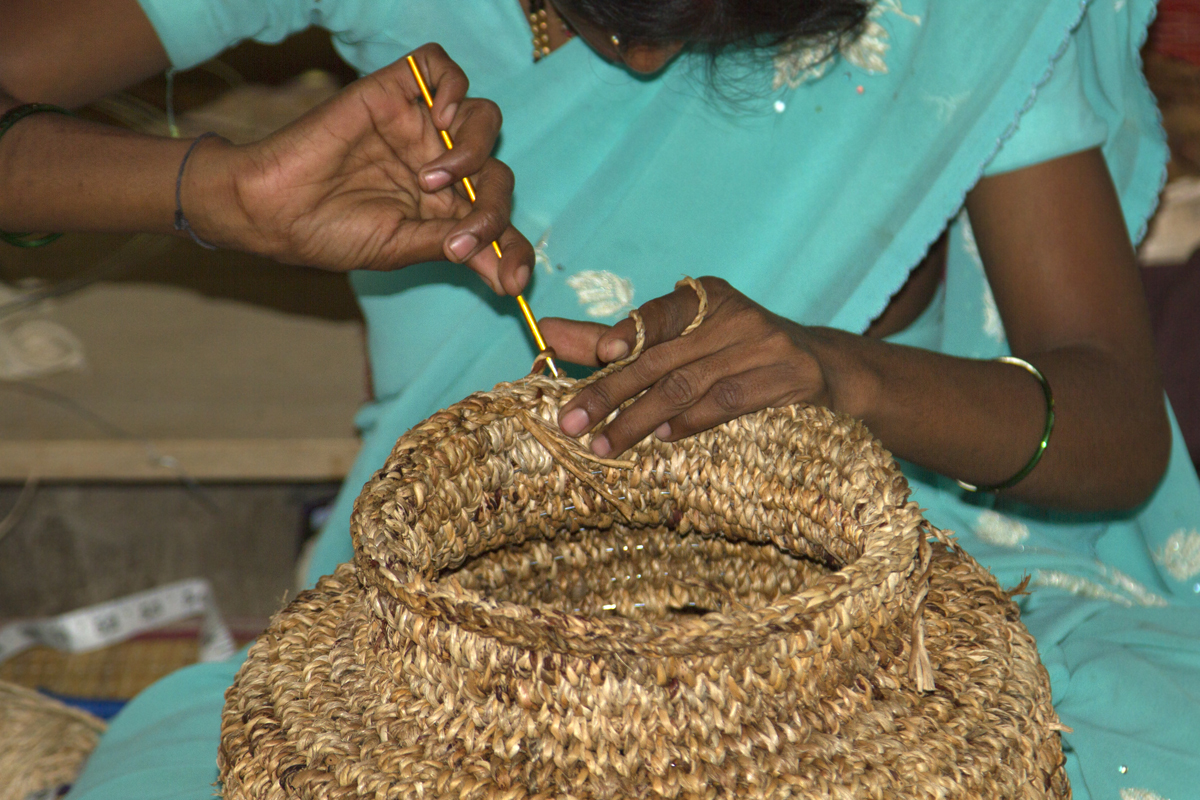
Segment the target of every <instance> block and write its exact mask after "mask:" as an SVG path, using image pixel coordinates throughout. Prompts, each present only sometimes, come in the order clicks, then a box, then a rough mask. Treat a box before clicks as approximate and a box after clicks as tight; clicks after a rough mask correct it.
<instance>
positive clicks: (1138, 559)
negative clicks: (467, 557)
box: [72, 0, 1200, 800]
mask: <svg viewBox="0 0 1200 800" xmlns="http://www.w3.org/2000/svg"><path fill="white" fill-rule="evenodd" d="M142 5H143V7H144V8H145V9H146V11H147V13H148V15H149V16H150V19H151V21H152V23H153V24H154V25H155V27H156V29H157V30H158V31H159V33H160V35H161V37H162V39H163V42H164V44H165V45H166V47H167V51H168V53H169V54H170V56H171V58H172V61H173V63H174V64H175V65H176V66H177V67H180V68H183V67H187V66H190V65H192V64H195V63H198V62H199V61H202V60H204V59H206V58H209V57H211V56H212V55H214V54H215V53H217V52H219V51H220V50H222V49H223V48H224V47H226V46H228V45H230V44H233V43H234V42H236V41H238V40H241V39H244V38H248V37H253V38H257V39H259V40H262V41H277V40H279V39H281V38H283V37H284V36H286V35H287V34H289V33H290V32H293V31H296V30H299V29H302V28H304V27H307V26H308V25H309V24H314V23H315V24H319V25H323V26H325V27H327V28H329V29H330V30H331V31H332V32H333V34H334V37H335V42H336V44H337V46H338V48H339V50H340V52H341V53H342V55H343V56H344V57H345V58H346V59H347V60H348V61H349V62H350V63H352V64H354V65H355V66H356V67H357V68H359V69H360V70H362V71H364V72H367V71H371V70H374V69H376V68H378V67H381V66H383V65H385V64H388V63H390V62H392V61H394V60H395V59H396V58H398V57H400V56H401V55H403V54H404V53H406V52H408V51H409V50H411V49H413V48H415V47H417V46H419V45H420V44H422V43H424V42H426V41H438V42H439V43H441V44H442V45H443V46H444V47H445V48H446V50H447V51H448V53H449V54H450V56H451V57H452V58H454V59H455V60H456V61H458V62H459V63H460V64H461V65H462V66H463V68H464V69H465V70H466V72H467V74H468V75H470V76H471V79H472V92H473V93H474V94H476V95H479V96H484V97H489V98H491V99H493V100H495V101H496V102H497V103H499V105H500V106H501V108H502V109H503V111H504V116H505V124H504V130H503V134H502V140H501V142H500V145H499V148H498V153H497V155H498V157H500V158H501V159H503V160H505V161H506V162H507V163H508V164H509V165H510V166H512V168H513V170H514V172H515V173H516V175H517V177H518V188H517V193H516V197H515V210H514V222H515V224H516V225H517V226H518V227H519V228H520V229H521V230H522V231H523V232H524V233H525V234H526V235H527V236H528V237H529V239H530V240H531V241H533V242H536V243H537V244H538V252H539V257H538V265H537V268H536V269H535V274H534V278H533V282H532V284H531V286H530V289H529V291H528V292H527V295H526V296H527V297H528V299H529V301H530V303H531V305H532V306H533V308H534V309H535V310H536V311H537V313H539V314H541V315H553V316H564V317H587V318H591V319H595V320H598V321H601V322H613V321H616V320H617V319H620V318H621V317H622V316H624V315H625V314H626V313H627V312H628V310H629V309H630V308H632V307H634V306H637V305H639V304H641V303H643V302H645V301H646V300H649V299H651V298H653V297H656V296H659V295H662V294H665V293H667V292H669V291H670V290H671V287H672V286H673V284H674V283H675V281H676V280H678V278H679V277H680V276H681V275H683V274H691V275H705V274H707V275H717V276H720V277H723V278H725V279H727V280H729V281H730V283H732V284H733V285H734V286H735V287H737V288H738V289H740V290H741V291H743V292H744V293H746V294H747V295H748V296H750V297H751V298H753V299H755V300H757V301H758V302H760V303H762V304H763V305H765V306H766V307H767V308H769V309H771V310H772V311H774V312H776V313H779V314H782V315H785V316H788V317H790V318H792V319H795V320H798V321H800V322H802V323H805V324H810V325H831V326H835V327H839V328H843V329H846V330H850V331H856V332H861V331H863V330H865V329H866V327H867V325H868V324H869V323H870V321H871V320H872V319H873V318H874V317H876V316H877V315H878V314H879V313H880V311H882V309H883V308H884V307H885V306H886V305H887V303H888V301H889V299H890V298H891V296H892V295H893V294H894V293H895V292H896V291H897V290H898V289H899V288H900V287H901V286H902V285H903V284H904V282H905V280H906V279H907V277H908V274H909V272H910V270H911V269H912V268H913V267H914V266H915V265H916V264H917V263H918V262H919V261H920V259H921V258H922V257H923V256H924V254H925V252H926V251H927V249H928V248H929V246H930V244H931V243H932V242H933V241H934V240H936V239H937V238H938V237H939V235H940V234H941V233H942V232H943V231H944V230H945V229H946V228H947V226H950V231H951V233H950V254H949V262H948V266H947V275H946V280H945V282H944V285H943V287H942V289H941V290H940V291H939V294H938V297H937V298H936V300H935V302H934V303H933V305H932V306H931V307H930V308H929V310H927V311H926V312H925V314H924V315H923V316H922V317H921V319H920V320H918V322H917V323H916V324H914V325H913V326H912V327H911V328H910V329H909V330H907V331H905V332H903V333H902V334H900V335H899V336H898V337H896V339H897V341H901V342H904V343H907V344H914V345H917V346H923V347H927V348H929V349H933V350H937V351H941V352H946V353H951V354H955V355H963V356H968V357H975V358H992V357H995V356H997V355H1001V354H1004V353H1006V352H1007V344H1006V341H1005V336H1004V329H1003V325H1002V322H1001V321H1000V318H999V315H998V312H997V311H996V307H995V303H994V301H993V300H992V298H991V293H990V291H989V289H988V286H987V282H986V279H985V277H984V273H983V269H982V264H981V262H980V261H979V257H978V253H977V252H976V250H975V249H974V246H973V240H972V237H971V234H970V225H969V220H967V219H966V217H965V214H964V213H963V211H962V206H963V201H964V198H965V195H966V193H967V191H968V190H969V189H970V188H971V187H972V186H973V185H974V184H975V183H976V182H977V181H978V179H979V178H980V177H981V176H982V175H984V174H992V173H997V172H1003V171H1006V170H1011V169H1016V168H1019V167H1022V166H1026V165H1029V164H1034V163H1037V162H1039V161H1043V160H1046V159H1050V158H1055V157H1057V156H1061V155H1065V154H1068V153H1071V152H1076V151H1079V150H1083V149H1087V148H1091V147H1096V146H1101V147H1102V148H1103V152H1104V155H1105V157H1106V159H1107V162H1108V165H1109V169H1110V171H1111V173H1112V175H1113V178H1114V181H1115V183H1116V185H1117V188H1118V191H1119V193H1120V198H1121V203H1122V208H1123V210H1124V213H1125V220H1126V225H1127V227H1128V230H1129V233H1130V235H1131V237H1133V238H1134V239H1135V240H1137V239H1139V238H1140V237H1141V235H1142V233H1143V231H1144V228H1145V224H1146V220H1147V218H1148V216H1149V214H1150V213H1151V211H1152V210H1153V207H1154V204H1155V202H1156V197H1157V194H1158V191H1159V189H1160V188H1161V183H1162V180H1163V175H1164V170H1163V165H1164V162H1165V158H1166V148H1165V144H1164V141H1163V136H1162V133H1161V130H1160V127H1159V124H1158V117H1157V112H1156V110H1155V107H1154V104H1153V100H1152V98H1151V96H1150V94H1149V92H1148V90H1147V88H1146V85H1145V82H1144V80H1143V79H1142V77H1141V74H1140V70H1139V68H1140V62H1139V60H1138V55H1137V52H1138V48H1139V46H1140V44H1141V41H1142V38H1143V36H1144V32H1145V27H1146V25H1147V23H1148V21H1149V19H1150V17H1151V15H1152V10H1153V7H1152V4H1151V3H1150V2H1147V1H1146V0H1128V2H1127V0H1104V1H1103V2H1093V3H1089V2H1086V0H1014V1H1013V2H1009V3H993V2H988V1H987V0H904V2H903V4H902V3H901V2H900V0H878V2H877V4H876V6H875V8H874V10H873V11H872V14H871V20H870V25H869V26H868V28H867V31H866V33H865V35H864V37H863V38H861V39H860V40H859V41H858V42H857V43H856V44H855V45H853V46H851V47H848V48H846V49H845V50H843V51H842V52H840V53H839V54H837V55H836V56H834V57H832V58H828V59H821V58H820V57H819V56H821V55H822V53H819V52H814V51H811V50H804V49H795V50H793V51H789V52H781V53H779V54H778V55H777V57H776V58H775V59H774V60H773V61H771V62H770V63H761V64H746V63H735V64H731V65H726V67H727V69H728V70H730V71H731V72H736V75H735V78H736V81H737V83H736V86H735V87H734V88H735V89H736V90H737V91H738V92H740V94H739V96H738V97H737V98H736V99H735V100H728V99H721V98H717V97H714V95H713V92H712V91H711V89H710V87H709V84H708V82H707V78H706V75H707V73H706V71H705V65H704V64H703V63H701V62H700V61H698V60H697V59H695V58H692V57H687V56H685V57H683V58H680V59H678V60H677V61H676V62H674V63H673V64H672V65H671V66H670V67H669V68H668V69H667V70H665V71H664V73H663V74H661V75H659V76H656V77H654V78H652V79H646V78H640V77H635V76H632V75H630V74H629V73H627V72H625V71H624V70H622V69H619V68H617V67H614V66H612V65H610V64H607V63H605V62H604V61H602V60H601V59H599V58H598V57H597V56H595V55H594V54H593V53H592V52H591V51H590V50H588V49H587V47H586V46H585V45H584V44H583V43H582V42H580V41H572V42H570V43H568V44H567V45H566V46H564V47H563V48H561V49H560V50H558V51H556V52H555V53H553V54H552V55H551V56H550V57H548V58H546V59H545V60H544V61H542V62H540V63H538V64H536V65H535V64H533V63H532V62H531V60H530V57H529V52H530V42H529V31H528V27H527V23H526V20H525V18H524V15H523V14H522V12H521V9H520V7H519V5H518V4H517V3H516V2H515V0H438V1H437V2H417V0H410V1H409V2H407V3H405V2H399V0H321V2H319V3H318V2H315V1H314V0H270V1H269V2H258V3H245V2H244V0H142ZM726 74H729V73H726ZM353 282H354V286H355V289H356V291H357V292H358V294H359V298H360V302H361V304H362V308H363V311H364V314H365V316H366V319H367V323H368V336H369V344H370V353H371V367H372V377H373V381H374V388H375V398H376V399H375V400H374V401H373V402H372V403H370V404H369V405H368V406H367V407H365V408H364V409H363V410H362V412H361V413H360V415H359V418H358V423H359V426H360V428H361V429H362V431H363V437H364V444H363V450H362V453H361V455H360V457H359V458H358V460H357V462H356V464H355V466H354V468H353V470H352V472H351V475H350V477H349V478H348V479H347V481H346V484H345V486H344V488H343V491H342V492H341V495H340V496H339V498H338V500H337V503H336V505H335V509H334V513H333V515H332V518H331V521H330V523H329V525H328V527H327V528H326V530H325V531H324V532H323V533H322V535H321V537H320V539H319V541H318V543H317V546H316V548H315V550H314V552H313V554H312V560H311V564H310V567H309V573H308V574H309V581H310V582H312V581H314V580H315V579H316V577H317V576H319V575H321V574H324V573H327V572H330V571H332V569H333V567H334V565H336V564H337V563H339V562H341V561H344V560H347V559H348V558H349V556H350V554H351V550H350V540H349V535H348V520H349V515H350V510H351V505H352V503H353V500H354V498H355V497H356V496H357V494H358V491H359V488H360V487H361V486H362V484H363V483H364V482H365V481H366V480H367V478H368V477H369V476H370V474H371V473H372V472H373V471H374V470H375V469H377V468H378V467H379V466H380V465H382V463H383V461H384V459H385V457H386V455H387V453H388V452H389V450H390V449H391V446H392V444H393V443H394V442H395V440H396V438H397V437H398V436H399V435H400V434H401V433H402V432H403V431H405V430H406V429H407V428H409V427H410V426H412V425H413V424H415V423H416V422H418V421H420V420H421V419H423V418H425V417H426V416H428V415H429V414H430V413H432V412H433V411H435V410H437V409H439V408H442V407H445V406H447V405H449V404H451V403H453V402H455V401H457V400H459V399H461V398H462V397H464V396H465V395H467V394H469V393H471V392H473V391H477V390H480V389H485V388H489V387H490V386H492V385H493V384H494V383H496V382H498V381H501V380H510V379H513V378H515V377H518V376H520V375H523V374H524V373H525V372H527V371H528V369H529V365H530V364H531V363H532V360H533V357H534V354H535V352H534V348H533V346H532V344H531V343H530V341H529V340H528V337H527V334H526V333H525V331H524V328H523V325H522V323H521V320H520V317H519V315H518V313H517V312H516V310H515V306H514V305H513V303H512V301H511V299H508V298H497V297H494V296H492V295H491V294H490V292H489V291H488V290H487V289H486V288H485V287H484V286H483V284H482V283H481V282H480V281H478V279H476V278H475V277H474V276H473V275H472V274H470V273H468V272H467V271H465V270H463V269H461V268H459V267H454V266H451V265H448V264H445V263H431V264H423V265H418V266H415V267H411V268H408V269H405V270H403V271H400V272H397V273H389V274H380V273H369V274H368V273H364V274H357V275H355V276H353ZM1175 436H1176V441H1175V445H1176V446H1175V450H1174V455H1173V457H1172V461H1171V465H1170V469H1169V470H1168V473H1167V475H1166V477H1165V478H1164V480H1163V482H1162V484H1161V485H1160V487H1159V489H1158V491H1157V492H1156V493H1155V494H1154V496H1153V497H1152V498H1151V499H1150V500H1149V501H1148V502H1147V503H1146V504H1145V505H1144V506H1143V507H1142V508H1140V509H1138V510H1137V511H1136V512H1134V513H1130V514H1127V515H1120V516H1086V517H1085V516H1079V515H1074V516H1072V515H1065V514H1061V513H1050V512H1045V511H1041V510H1038V509H1032V508H1027V507H1021V506H1018V505H1015V504H1012V503H1009V502H1005V501H1003V500H998V499H996V498H993V497H980V496H973V495H967V494H966V493H964V492H963V491H962V490H960V489H958V488H957V486H956V485H955V484H953V482H951V481H948V480H945V479H943V478H940V477H939V476H936V475H932V474H928V473H926V472H924V471H922V470H920V469H918V468H916V467H912V466H908V468H907V469H906V472H907V474H908V476H909V478H910V481H911V482H912V485H913V491H914V496H915V499H916V500H917V502H918V503H920V505H921V506H922V507H924V508H926V509H928V511H927V516H928V518H929V519H930V521H931V522H933V523H934V524H935V525H937V526H939V527H941V528H944V529H948V530H951V531H953V532H954V533H955V534H956V535H957V536H958V537H959V539H960V541H961V542H962V543H963V544H964V545H965V547H966V549H967V550H968V551H970V552H971V553H972V554H973V555H975V557H976V558H978V559H979V560H980V561H981V562H982V563H984V564H985V565H986V566H988V567H989V568H990V569H991V570H992V571H993V572H994V573H995V574H996V576H997V577H998V579H999V580H1000V582H1001V583H1002V584H1003V585H1008V586H1013V585H1016V584H1017V583H1019V582H1020V581H1021V580H1022V578H1023V577H1025V576H1026V575H1028V576H1030V578H1031V588H1032V591H1031V593H1030V594H1029V595H1028V596H1027V597H1025V598H1023V601H1022V605H1023V613H1024V620H1025V622H1026V624H1027V625H1028V626H1029V627H1030V629H1031V631H1032V632H1033V633H1034V635H1035V636H1036V637H1037V640H1038V643H1039V649H1040V651H1041V654H1042V658H1043V660H1044V662H1045V663H1046V666H1047V668H1048V670H1049V671H1050V675H1051V684H1052V687H1053V690H1054V699H1055V703H1056V707H1057V709H1058V712H1059V714H1060V716H1061V717H1062V719H1063V722H1064V723H1065V724H1066V725H1069V726H1071V727H1072V728H1073V732H1072V733H1068V734H1064V736H1063V742H1064V748H1065V750H1066V752H1067V756H1068V769H1069V772H1070V777H1071V780H1072V784H1073V787H1074V792H1075V796H1076V797H1077V798H1088V797H1094V798H1097V799H1098V798H1115V797H1121V798H1122V800H1130V799H1131V798H1155V797H1160V798H1168V799H1170V798H1173V799H1174V800H1180V798H1186V797H1193V796H1195V792H1196V789H1195V786H1196V785H1197V783H1196V778H1197V776H1200V713H1197V712H1200V703H1198V698H1197V695H1196V689H1195V687H1196V686H1197V685H1200V613H1198V612H1197V610H1196V609H1197V605H1200V532H1198V529H1200V485H1198V484H1197V480H1196V476H1195V473H1194V471H1193V470H1192V468H1191V465H1190V464H1189V463H1188V461H1187V458H1186V453H1185V451H1184V449H1183V447H1182V442H1181V440H1180V438H1179V435H1178V428H1177V426H1175ZM236 668H237V662H236V660H235V661H234V662H230V663H228V664H219V665H202V666H198V667H194V668H191V669H189V670H185V671H184V672H182V673H179V674H176V675H174V676H172V677H170V678H168V679H166V680H165V681H164V682H162V683H160V684H159V685H157V686H156V687H153V688H152V689H150V690H149V691H148V692H147V693H146V694H145V695H143V696H142V697H141V698H139V699H138V700H136V701H134V702H133V703H132V704H131V705H130V707H129V708H128V710H127V711H126V712H124V714H123V715H122V716H120V717H118V718H117V720H116V721H115V722H114V723H113V726H112V729H111V731H110V733H109V734H108V735H107V736H106V738H105V739H104V741H103V742H102V743H101V745H100V748H99V749H98V751H97V753H96V755H95V757H94V758H93V760H92V762H91V763H90V764H89V767H88V769H87V771H86V773H85V775H84V776H83V777H82V778H81V780H80V782H79V784H78V786H77V787H76V789H75V792H74V794H73V795H72V797H73V798H89V799H91V798H108V797H113V798H115V797H136V798H143V797H144V798H150V797H175V796H178V797H197V798H199V797H207V796H208V795H209V793H210V792H211V788H210V786H209V784H211V783H212V781H214V780H215V778H216V771H215V767H214V764H213V758H214V753H215V751H216V746H217V739H218V726H219V719H218V716H219V709H220V706H221V690H222V689H223V688H224V687H225V686H227V685H228V683H229V682H230V681H231V679H232V676H233V673H234V671H235V670H236ZM164 787H165V788H164Z"/></svg>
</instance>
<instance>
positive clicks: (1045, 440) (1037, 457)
mask: <svg viewBox="0 0 1200 800" xmlns="http://www.w3.org/2000/svg"><path fill="white" fill-rule="evenodd" d="M996 360H997V361H999V362H1001V363H1004V364H1012V365H1013V366H1014V367H1020V368H1021V369H1023V370H1025V371H1026V372H1028V373H1029V374H1030V375H1032V376H1033V377H1035V378H1037V379H1038V383H1040V384H1041V385H1042V394H1043V395H1045V397H1046V426H1045V428H1043V429H1042V440H1041V441H1040V442H1038V446H1037V450H1035V451H1033V458H1031V459H1029V463H1028V464H1026V465H1025V466H1023V467H1021V471H1020V472H1018V473H1017V474H1016V475H1013V476H1012V477H1011V478H1009V479H1008V480H1006V481H1004V482H1003V483H997V484H995V485H993V486H975V485H973V484H970V483H967V482H966V481H958V482H957V483H958V485H959V486H961V487H962V488H964V489H966V490H967V491H968V492H999V491H1003V490H1004V489H1009V488H1012V487H1013V486H1016V485H1017V484H1018V483H1020V482H1021V481H1023V480H1025V478H1027V477H1028V476H1029V473H1031V472H1033V468H1034V467H1036V466H1037V465H1038V462H1039V461H1041V460H1042V454H1043V453H1045V452H1046V446H1047V445H1048V444H1050V434H1051V433H1052V432H1053V431H1054V392H1052V391H1050V381H1048V380H1046V376H1045V375H1043V374H1042V371H1041V370H1039V369H1038V368H1037V367H1035V366H1034V365H1033V364H1030V363H1029V362H1028V361H1026V360H1025V359H1023V358H1017V357H1016V356H1001V357H1000V358H997V359H996Z"/></svg>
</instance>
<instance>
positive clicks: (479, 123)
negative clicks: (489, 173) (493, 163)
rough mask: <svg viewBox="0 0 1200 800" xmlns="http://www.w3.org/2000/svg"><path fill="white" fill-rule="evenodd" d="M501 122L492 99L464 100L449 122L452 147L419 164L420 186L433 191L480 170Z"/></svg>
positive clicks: (498, 131)
mask: <svg viewBox="0 0 1200 800" xmlns="http://www.w3.org/2000/svg"><path fill="white" fill-rule="evenodd" d="M502 122H503V118H502V116H501V114H500V107H499V106H497V105H496V104H495V103H493V102H492V101H490V100H479V99H470V100H466V101H464V102H463V104H462V106H461V108H460V110H459V112H458V116H457V117H456V118H455V120H454V123H453V124H452V125H451V130H450V136H451V140H452V141H453V142H454V149H453V150H445V151H443V152H442V153H440V154H439V155H438V156H437V157H435V158H434V159H433V160H431V161H430V162H429V163H427V164H423V165H422V166H421V170H420V177H421V186H422V188H424V189H425V191H427V192H435V191H437V190H438V189H441V188H443V187H445V186H449V185H450V184H452V183H455V182H457V181H460V180H462V179H463V178H464V177H467V176H471V175H474V174H475V173H477V172H479V171H480V170H481V169H483V168H484V165H485V164H487V162H488V158H489V157H490V156H491V153H492V150H494V149H495V147H496V137H497V136H499V135H500V125H501V124H502Z"/></svg>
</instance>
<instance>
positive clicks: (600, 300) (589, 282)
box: [567, 269, 633, 318]
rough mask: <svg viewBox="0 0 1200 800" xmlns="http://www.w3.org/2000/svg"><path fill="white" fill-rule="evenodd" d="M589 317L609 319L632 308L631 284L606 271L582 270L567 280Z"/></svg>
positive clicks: (625, 279)
mask: <svg viewBox="0 0 1200 800" xmlns="http://www.w3.org/2000/svg"><path fill="white" fill-rule="evenodd" d="M567 285H568V286H570V287H571V288H572V289H574V290H575V294H577V295H579V304H580V305H581V306H584V308H585V311H586V312H587V315H588V316H589V317H595V318H599V317H611V316H614V315H616V314H620V313H621V312H622V311H624V310H625V309H627V308H633V284H632V283H630V282H629V280H628V279H627V278H622V277H621V276H620V275H614V274H613V273H611V272H609V271H608V270H591V269H589V270H584V271H582V272H577V273H575V274H574V275H572V276H571V277H569V278H567Z"/></svg>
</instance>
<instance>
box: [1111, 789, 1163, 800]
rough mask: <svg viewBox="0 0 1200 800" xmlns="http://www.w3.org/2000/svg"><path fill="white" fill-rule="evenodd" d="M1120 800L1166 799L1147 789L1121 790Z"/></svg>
mask: <svg viewBox="0 0 1200 800" xmlns="http://www.w3.org/2000/svg"><path fill="white" fill-rule="evenodd" d="M1121 800H1167V798H1165V797H1163V796H1162V795H1161V794H1159V793H1158V792H1152V791H1150V790H1149V789H1122V790H1121Z"/></svg>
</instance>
